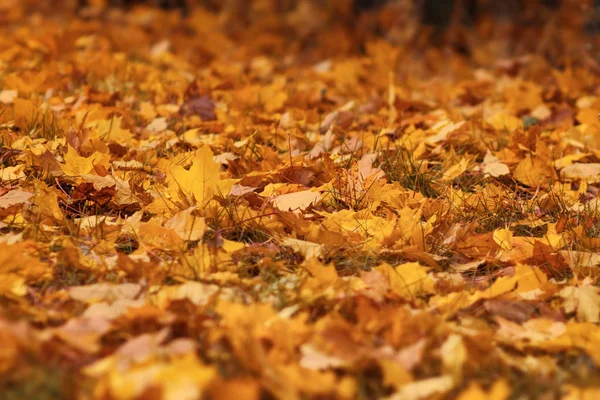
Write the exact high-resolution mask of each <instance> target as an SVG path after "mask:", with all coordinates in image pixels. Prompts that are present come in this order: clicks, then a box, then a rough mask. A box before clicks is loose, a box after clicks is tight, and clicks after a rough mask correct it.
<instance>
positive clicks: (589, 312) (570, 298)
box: [558, 284, 600, 323]
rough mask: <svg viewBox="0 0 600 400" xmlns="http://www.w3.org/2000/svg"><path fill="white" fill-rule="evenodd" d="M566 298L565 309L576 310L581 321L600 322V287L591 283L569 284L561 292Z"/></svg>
mask: <svg viewBox="0 0 600 400" xmlns="http://www.w3.org/2000/svg"><path fill="white" fill-rule="evenodd" d="M558 294H559V296H561V297H562V298H564V299H565V302H564V308H565V311H566V312H568V313H570V312H575V313H576V315H577V320H578V321H581V322H593V323H598V322H600V288H598V287H597V286H591V285H589V284H587V285H585V284H584V285H583V286H567V287H565V288H563V289H562V290H561V291H560V292H559V293H558Z"/></svg>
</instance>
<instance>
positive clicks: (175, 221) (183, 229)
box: [165, 207, 206, 240]
mask: <svg viewBox="0 0 600 400" xmlns="http://www.w3.org/2000/svg"><path fill="white" fill-rule="evenodd" d="M195 210H196V207H189V208H187V209H185V210H183V211H180V212H178V213H177V214H175V215H174V216H173V217H172V218H171V219H170V220H168V221H167V222H166V223H165V228H170V229H173V230H174V231H175V233H177V235H179V237H180V238H181V239H183V240H200V239H202V236H203V235H204V233H205V232H206V222H204V218H202V217H198V216H196V215H193V214H192V213H193V212H194V211H195Z"/></svg>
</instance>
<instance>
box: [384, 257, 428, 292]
mask: <svg viewBox="0 0 600 400" xmlns="http://www.w3.org/2000/svg"><path fill="white" fill-rule="evenodd" d="M376 269H377V270H378V271H379V272H381V273H382V274H383V275H384V276H387V277H388V279H389V282H390V288H391V289H392V290H393V291H394V292H395V293H397V294H398V295H400V296H402V297H404V298H414V297H415V296H417V295H420V294H422V293H434V292H435V290H434V282H433V280H432V279H431V278H430V277H429V275H427V269H426V268H425V267H423V266H422V265H420V264H419V263H416V262H411V263H406V264H401V265H398V266H396V267H392V266H391V265H389V264H382V265H380V266H379V267H377V268H376Z"/></svg>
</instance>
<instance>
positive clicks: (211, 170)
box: [166, 146, 221, 204]
mask: <svg viewBox="0 0 600 400" xmlns="http://www.w3.org/2000/svg"><path fill="white" fill-rule="evenodd" d="M220 167H221V166H220V164H217V163H215V162H214V161H213V153H212V151H211V149H210V147H208V146H204V147H202V148H201V149H199V150H198V151H197V152H196V153H195V154H194V158H193V159H192V166H191V167H190V169H189V170H186V169H184V168H183V167H181V166H180V165H172V166H170V167H169V170H168V173H167V181H166V182H167V185H168V187H169V189H170V190H171V191H173V192H179V190H181V191H183V192H184V193H185V194H188V195H192V196H193V197H194V199H196V201H197V202H198V203H200V204H204V203H206V202H207V201H208V200H210V199H211V198H212V197H213V195H214V194H216V193H217V191H218V189H219V182H220V172H219V171H220Z"/></svg>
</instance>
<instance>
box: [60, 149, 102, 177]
mask: <svg viewBox="0 0 600 400" xmlns="http://www.w3.org/2000/svg"><path fill="white" fill-rule="evenodd" d="M64 159H65V165H64V166H63V167H62V169H63V172H64V173H65V174H67V175H69V176H80V175H85V174H89V173H90V172H92V171H93V169H94V160H93V158H92V157H81V156H80V155H79V154H77V150H75V149H74V148H73V147H71V145H68V150H67V154H65V157H64Z"/></svg>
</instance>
